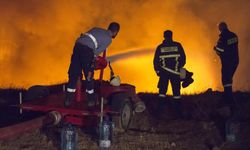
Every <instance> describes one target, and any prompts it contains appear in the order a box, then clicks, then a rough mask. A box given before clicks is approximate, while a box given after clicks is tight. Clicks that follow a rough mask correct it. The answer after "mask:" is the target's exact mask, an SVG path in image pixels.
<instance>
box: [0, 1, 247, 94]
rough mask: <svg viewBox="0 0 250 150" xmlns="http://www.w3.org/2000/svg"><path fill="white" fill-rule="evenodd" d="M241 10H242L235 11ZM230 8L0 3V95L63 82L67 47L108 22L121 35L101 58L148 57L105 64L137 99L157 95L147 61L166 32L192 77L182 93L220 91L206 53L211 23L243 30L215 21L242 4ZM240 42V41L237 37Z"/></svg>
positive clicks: (213, 33)
mask: <svg viewBox="0 0 250 150" xmlns="http://www.w3.org/2000/svg"><path fill="white" fill-rule="evenodd" d="M242 3H244V5H240V4H242ZM237 4H238V5H235V3H234V1H233V0H228V1H227V2H223V3H216V5H215V4H214V2H210V1H209V0H205V1H204V2H199V1H192V2H190V1H188V0H178V1H172V0H171V1H170V0H165V1H162V0H155V1H154V2H152V1H150V0H145V1H140V0H138V1H130V0H126V1H122V2H117V1H116V0H106V1H101V0H97V1H92V0H85V1H68V0H53V1H33V0H27V1H24V2H22V3H21V4H20V2H19V0H12V1H1V2H0V8H1V12H2V13H1V14H0V17H1V22H0V70H1V78H0V87H21V88H28V87H29V86H32V85H36V84H43V85H46V84H56V83H60V82H67V76H68V75H67V71H68V66H69V63H70V56H71V53H72V48H73V46H74V42H75V39H76V38H77V37H78V36H79V35H80V33H81V32H85V31H87V30H88V29H90V28H91V27H93V26H98V27H103V28H106V27H107V25H108V24H109V23H110V22H112V21H117V22H119V23H120V24H121V31H120V33H119V34H118V36H117V38H116V39H114V40H113V43H112V45H111V46H110V47H109V50H108V56H110V55H114V54H120V53H124V52H126V51H128V50H131V49H133V50H134V51H136V50H137V49H144V48H145V47H147V48H148V49H149V50H150V51H151V52H150V53H145V54H144V53H143V54H139V53H138V54H136V55H133V56H129V57H126V58H122V59H121V60H117V61H115V62H114V63H113V68H114V71H115V73H116V74H118V75H119V76H120V77H121V79H122V81H123V82H127V83H131V84H133V85H135V86H136V87H137V91H138V92H145V91H147V92H157V90H158V89H157V82H158V77H157V76H156V74H155V72H154V70H153V62H152V61H153V55H154V50H155V48H156V46H157V45H158V44H160V43H161V42H162V40H163V37H162V35H163V31H164V30H166V29H171V30H172V31H173V33H174V35H173V36H174V40H176V41H178V42H180V43H182V45H183V47H184V49H185V51H186V55H187V64H186V66H185V67H186V68H187V69H188V70H190V71H192V72H194V79H195V82H194V83H193V84H192V85H191V86H190V87H188V88H186V89H184V90H183V92H185V93H196V92H201V91H204V90H206V89H207V88H213V89H216V90H217V89H221V83H220V75H219V74H220V64H219V62H218V57H217V56H216V55H215V54H214V52H213V50H212V47H213V45H214V43H215V41H216V39H217V34H218V33H217V29H216V23H217V22H218V21H220V20H224V19H225V18H226V19H227V20H229V22H230V23H231V24H232V26H233V28H234V29H237V31H239V33H244V31H245V30H247V29H248V26H249V24H248V23H246V24H240V23H235V20H234V19H235V18H234V17H231V16H223V15H224V13H222V12H219V11H217V10H221V8H223V7H226V8H225V11H227V12H229V13H228V14H230V13H231V10H232V9H236V8H238V7H240V9H236V10H243V11H244V12H245V11H247V10H248V6H249V2H248V1H244V0H239V2H238V3H237ZM203 5H206V9H203V7H202V6H203ZM93 8H95V9H93ZM217 13H220V15H217ZM235 13H236V14H237V16H241V18H240V19H241V20H248V19H247V18H248V16H247V15H244V14H247V13H244V14H243V13H242V14H241V12H237V11H235ZM225 14H226V13H225ZM211 16H213V17H211ZM240 36H241V37H246V38H247V37H248V35H245V34H240ZM246 43H247V40H246V42H245V43H244V44H242V45H243V46H242V47H244V48H245V49H247V48H248V47H247V46H245V45H247V44H246ZM135 47H136V48H135ZM242 63H243V65H242V67H241V69H240V70H239V72H241V73H240V74H238V76H236V77H237V79H239V78H240V75H243V74H244V73H245V72H243V71H242V70H244V67H245V68H247V64H249V62H248V60H246V61H243V62H242ZM108 76H109V72H108V71H105V77H106V79H108ZM245 76H247V74H246V75H245ZM245 81H246V80H236V85H242V84H239V83H240V82H242V83H244V84H245V83H247V82H245ZM237 82H238V83H237ZM245 87H249V84H247V85H246V86H245ZM238 89H241V86H238ZM169 91H171V90H170V88H169Z"/></svg>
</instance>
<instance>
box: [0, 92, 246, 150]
mask: <svg viewBox="0 0 250 150" xmlns="http://www.w3.org/2000/svg"><path fill="white" fill-rule="evenodd" d="M218 94H219V93H215V92H211V91H210V92H207V93H203V94H199V95H192V96H186V97H183V101H184V100H185V103H186V104H185V107H186V108H185V111H186V112H187V113H188V115H187V116H188V117H186V118H184V119H183V118H182V119H177V118H176V117H175V115H174V113H173V112H172V111H171V110H170V109H169V108H168V106H167V107H166V108H165V111H164V112H163V113H162V116H161V118H160V119H155V117H154V115H153V112H154V111H155V110H156V105H155V100H156V97H157V96H156V95H155V94H139V96H140V97H141V98H142V99H143V100H144V101H145V103H146V106H147V108H148V109H147V110H146V111H144V112H143V113H140V114H135V115H134V117H133V119H132V121H131V125H130V129H129V130H128V131H126V132H115V134H114V140H113V141H112V146H111V148H110V149H111V150H118V149H119V150H249V149H250V120H249V118H250V117H249V115H250V110H249V108H250V94H249V93H241V92H239V93H236V98H237V99H238V100H239V103H240V106H241V109H240V113H238V116H237V120H238V131H237V135H236V141H235V142H233V143H230V142H225V141H224V135H223V134H224V132H223V131H224V128H223V125H224V123H225V122H223V121H224V120H226V117H224V116H225V115H218V114H219V113H220V112H222V114H223V113H226V111H225V110H223V109H218V107H219V104H218V99H219V96H218ZM168 98H169V97H168ZM220 108H221V107H220ZM60 130H61V128H60V127H45V128H43V129H39V130H35V131H32V132H29V133H25V134H23V135H21V136H19V137H15V138H12V139H8V140H4V141H0V150H58V149H60ZM94 130H95V129H93V128H92V129H91V128H82V129H80V128H78V149H79V150H98V149H99V148H98V144H97V136H96V135H95V134H94V132H93V131H94Z"/></svg>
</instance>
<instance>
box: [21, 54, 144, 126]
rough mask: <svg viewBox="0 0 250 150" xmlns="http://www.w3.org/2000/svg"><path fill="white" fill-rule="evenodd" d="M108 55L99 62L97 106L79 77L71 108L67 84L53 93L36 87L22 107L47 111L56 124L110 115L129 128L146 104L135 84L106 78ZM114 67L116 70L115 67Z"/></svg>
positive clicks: (79, 122)
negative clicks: (88, 98)
mask: <svg viewBox="0 0 250 150" xmlns="http://www.w3.org/2000/svg"><path fill="white" fill-rule="evenodd" d="M105 55H106V53H105V52H104V53H103V56H102V57H98V58H97V61H96V69H100V77H99V79H98V80H95V84H94V85H95V89H94V90H95V91H96V93H97V94H98V101H97V102H96V105H95V106H94V107H93V108H91V109H90V108H89V107H88V106H87V102H86V95H85V86H84V80H79V81H78V83H77V90H76V95H75V101H74V102H73V103H72V104H71V105H70V106H69V107H64V100H65V91H64V90H65V85H63V87H64V88H63V87H62V89H64V90H62V91H61V92H57V93H52V94H50V89H49V88H48V87H46V86H32V87H30V88H29V89H28V91H27V93H26V96H25V98H24V102H23V103H22V104H20V109H22V110H29V111H41V112H47V113H49V114H50V115H48V116H50V118H52V120H53V124H58V123H59V122H61V121H63V122H68V123H71V124H74V125H78V126H88V125H93V124H97V123H98V121H99V119H102V117H103V116H105V115H109V116H111V117H112V119H113V121H115V124H116V127H117V128H120V129H125V130H126V129H127V128H128V127H129V123H130V121H131V118H132V116H133V113H134V112H135V113H139V112H143V111H144V110H145V105H144V103H143V102H142V101H141V100H140V98H139V97H138V96H137V94H136V90H135V86H133V85H130V84H120V86H113V85H111V84H110V82H109V81H104V80H103V72H104V69H105V68H106V66H107V61H106V57H105ZM110 69H111V71H112V68H110Z"/></svg>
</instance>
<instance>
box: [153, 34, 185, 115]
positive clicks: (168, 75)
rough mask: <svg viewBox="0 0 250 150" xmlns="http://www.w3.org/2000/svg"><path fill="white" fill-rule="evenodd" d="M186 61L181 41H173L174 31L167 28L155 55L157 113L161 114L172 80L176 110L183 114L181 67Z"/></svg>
mask: <svg viewBox="0 0 250 150" xmlns="http://www.w3.org/2000/svg"><path fill="white" fill-rule="evenodd" d="M185 63H186V55H185V52H184V50H183V47H182V45H181V44H180V43H178V42H175V41H173V39H172V31H170V30H166V31H165V32H164V40H163V42H162V43H161V44H160V45H159V46H158V47H157V49H156V51H155V55H154V70H155V72H156V74H157V75H158V76H159V81H158V89H159V95H158V98H159V100H158V108H157V112H156V114H157V115H160V113H161V111H162V110H163V106H164V103H165V100H164V99H165V97H166V92H167V89H168V83H169V81H170V83H171V86H172V91H173V101H172V105H173V106H174V109H175V111H176V112H177V114H178V115H181V112H182V110H181V94H180V89H181V86H180V84H181V79H180V69H181V68H183V66H184V65H185Z"/></svg>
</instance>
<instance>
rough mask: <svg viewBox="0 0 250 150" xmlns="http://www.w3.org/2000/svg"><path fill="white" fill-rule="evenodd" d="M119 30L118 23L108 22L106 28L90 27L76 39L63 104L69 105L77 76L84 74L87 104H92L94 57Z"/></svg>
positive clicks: (93, 101)
mask: <svg viewBox="0 0 250 150" xmlns="http://www.w3.org/2000/svg"><path fill="white" fill-rule="evenodd" d="M119 30H120V25H119V24H118V23H116V22H112V23H110V24H109V26H108V29H102V28H98V27H95V28H92V29H91V30H89V31H88V32H86V33H83V34H81V35H80V37H79V38H78V39H77V40H76V42H75V46H74V49H73V54H72V56H71V63H70V66H69V70H68V76H69V80H68V84H67V90H66V100H65V101H64V105H65V106H69V105H70V103H71V101H72V100H73V99H74V95H75V91H76V83H77V80H78V78H79V77H80V78H81V76H82V71H83V73H84V76H85V79H86V81H85V86H86V95H87V101H88V106H89V107H91V106H94V105H95V100H96V99H97V95H96V93H95V91H94V81H93V75H94V68H95V66H94V63H95V58H96V57H97V56H98V55H99V54H100V53H102V52H104V51H105V50H106V48H107V47H108V46H109V45H110V44H111V42H112V38H115V37H116V35H117V34H118V32H119Z"/></svg>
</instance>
